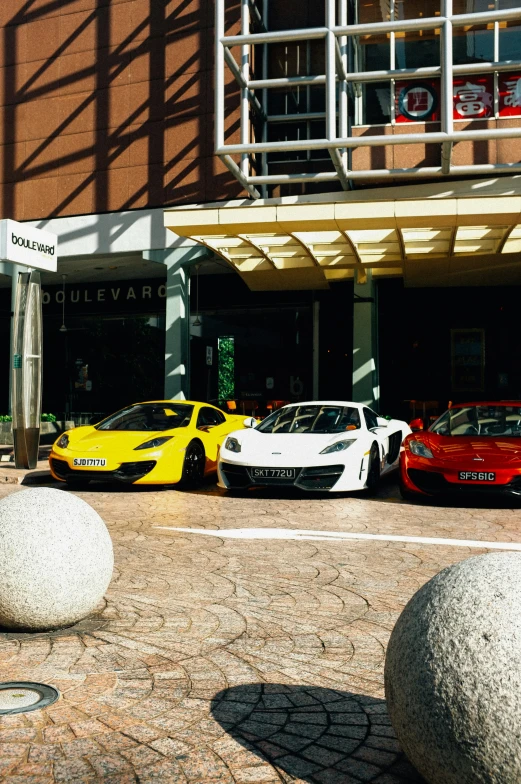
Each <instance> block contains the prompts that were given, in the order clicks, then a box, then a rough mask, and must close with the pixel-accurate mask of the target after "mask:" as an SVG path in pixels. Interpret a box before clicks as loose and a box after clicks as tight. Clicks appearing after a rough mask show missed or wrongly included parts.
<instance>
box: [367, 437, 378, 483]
mask: <svg viewBox="0 0 521 784" xmlns="http://www.w3.org/2000/svg"><path fill="white" fill-rule="evenodd" d="M379 484H380V450H379V449H378V446H377V445H376V444H373V445H372V447H371V454H370V455H369V471H368V474H367V481H366V483H365V486H366V487H367V490H368V491H369V494H370V495H374V494H375V493H376V491H377V490H378V485H379Z"/></svg>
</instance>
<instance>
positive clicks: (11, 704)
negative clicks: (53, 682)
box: [0, 681, 60, 716]
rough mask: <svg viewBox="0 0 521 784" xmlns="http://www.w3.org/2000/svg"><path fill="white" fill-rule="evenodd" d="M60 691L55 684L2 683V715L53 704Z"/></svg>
mask: <svg viewBox="0 0 521 784" xmlns="http://www.w3.org/2000/svg"><path fill="white" fill-rule="evenodd" d="M59 696H60V692H59V691H58V690H57V689H55V688H54V686H47V684H45V683H32V682H30V681H11V682H10V683H0V716H4V715H5V714H7V713H27V712H28V711H33V710H40V708H45V707H46V706H47V705H52V703H53V702H56V700H57V699H58V698H59Z"/></svg>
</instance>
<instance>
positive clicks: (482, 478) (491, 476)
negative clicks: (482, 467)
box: [458, 471, 496, 482]
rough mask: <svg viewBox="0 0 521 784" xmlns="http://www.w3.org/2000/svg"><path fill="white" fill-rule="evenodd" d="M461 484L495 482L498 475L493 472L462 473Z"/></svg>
mask: <svg viewBox="0 0 521 784" xmlns="http://www.w3.org/2000/svg"><path fill="white" fill-rule="evenodd" d="M458 479H459V480H460V482H495V481H496V475H495V473H494V472H493V471H460V472H459V474H458Z"/></svg>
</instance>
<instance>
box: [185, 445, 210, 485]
mask: <svg viewBox="0 0 521 784" xmlns="http://www.w3.org/2000/svg"><path fill="white" fill-rule="evenodd" d="M205 463H206V455H205V452H204V447H203V445H202V444H201V442H200V441H192V442H191V443H190V444H188V446H187V447H186V452H185V459H184V463H183V475H182V477H181V483H182V485H183V486H184V487H197V486H198V485H200V484H201V482H202V481H203V477H204V467H205Z"/></svg>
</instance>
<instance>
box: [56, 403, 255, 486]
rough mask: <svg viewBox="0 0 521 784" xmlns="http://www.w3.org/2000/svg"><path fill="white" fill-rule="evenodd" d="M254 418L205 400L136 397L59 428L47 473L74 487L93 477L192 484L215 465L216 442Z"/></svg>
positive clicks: (142, 482)
mask: <svg viewBox="0 0 521 784" xmlns="http://www.w3.org/2000/svg"><path fill="white" fill-rule="evenodd" d="M254 423H255V420H250V419H249V418H245V417H244V416H235V415H234V416H230V415H228V414H224V413H223V412H222V411H221V410H220V409H219V408H215V406H211V405H209V404H208V403H195V402H193V401H190V400H155V401H150V402H146V403H135V404H133V405H131V406H128V407H127V408H123V409H122V410H121V411H117V412H116V413H115V414H112V415H111V416H109V417H107V418H106V419H104V420H103V421H101V422H99V423H98V424H97V425H87V426H85V427H77V428H75V429H74V430H68V431H67V432H66V433H63V434H62V435H61V436H60V437H59V438H58V439H57V441H56V442H55V443H54V444H53V447H52V450H51V454H50V457H49V463H50V467H51V474H52V475H53V477H54V478H55V479H58V480H60V481H61V482H67V484H69V485H71V486H72V487H78V488H79V487H83V486H85V485H87V484H88V483H89V482H90V481H91V480H92V479H98V480H103V481H119V482H127V483H130V484H139V485H167V484H168V485H170V484H177V483H178V482H182V483H183V484H185V485H196V484H197V483H199V482H200V481H201V480H202V479H203V477H204V476H205V475H206V474H209V473H211V472H213V471H215V470H216V468H217V457H218V453H219V448H220V446H221V444H222V442H223V440H224V439H225V438H226V436H227V435H228V433H230V432H231V431H232V430H238V429H239V430H240V429H241V428H243V427H247V426H252V425H253V424H254Z"/></svg>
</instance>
